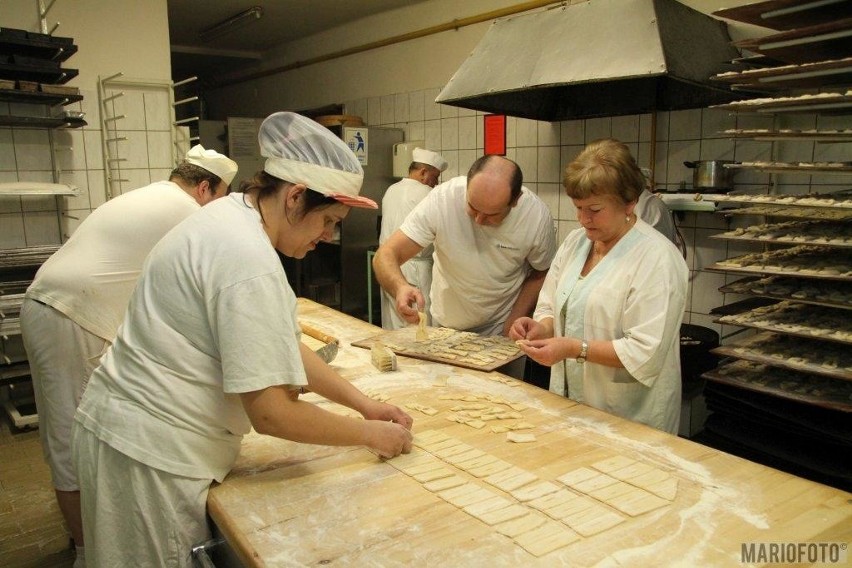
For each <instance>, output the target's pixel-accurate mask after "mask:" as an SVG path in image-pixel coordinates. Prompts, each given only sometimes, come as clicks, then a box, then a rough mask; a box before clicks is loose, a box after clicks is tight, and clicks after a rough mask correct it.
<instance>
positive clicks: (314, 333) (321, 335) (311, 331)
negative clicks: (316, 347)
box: [299, 322, 340, 343]
mask: <svg viewBox="0 0 852 568" xmlns="http://www.w3.org/2000/svg"><path fill="white" fill-rule="evenodd" d="M299 327H301V328H302V333H304V334H305V335H310V336H311V337H313V338H314V339H318V340H320V341H322V342H323V343H340V341H339V340H338V339H337V338H336V337H332V336H330V335H328V334H327V333H325V332H322V331H320V330H318V329H317V328H315V327H311V326H309V325H308V324H305V323H302V322H299Z"/></svg>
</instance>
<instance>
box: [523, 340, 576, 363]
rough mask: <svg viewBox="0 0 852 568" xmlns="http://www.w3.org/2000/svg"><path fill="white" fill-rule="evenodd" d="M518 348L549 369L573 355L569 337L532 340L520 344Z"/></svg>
mask: <svg viewBox="0 0 852 568" xmlns="http://www.w3.org/2000/svg"><path fill="white" fill-rule="evenodd" d="M518 346H519V347H520V348H521V350H522V351H523V352H524V353H526V354H527V355H528V356H529V357H530V358H531V359H532V360H533V361H535V362H536V363H538V364H539V365H546V366H548V367H550V366H553V365H555V364H556V363H558V362H559V361H562V360H563V359H567V358H568V356H569V355H570V354H571V351H570V349H571V346H570V344H569V339H568V338H567V337H551V338H549V339H531V340H526V341H520V342H518Z"/></svg>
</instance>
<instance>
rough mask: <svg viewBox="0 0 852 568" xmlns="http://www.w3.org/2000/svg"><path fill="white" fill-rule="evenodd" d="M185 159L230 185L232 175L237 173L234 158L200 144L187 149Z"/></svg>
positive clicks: (232, 178)
mask: <svg viewBox="0 0 852 568" xmlns="http://www.w3.org/2000/svg"><path fill="white" fill-rule="evenodd" d="M186 161H187V162H189V163H190V164H192V165H193V166H198V167H199V168H204V169H205V170H207V171H208V172H210V173H211V174H215V175H217V176H219V177H220V178H222V181H224V182H225V183H226V184H227V185H231V182H232V181H233V180H234V176H235V175H237V163H236V162H235V161H234V160H232V159H231V158H229V157H227V156H224V155H222V154H220V153H219V152H217V151H216V150H205V149H204V146H202V145H201V144H198V145H197V146H193V147H192V148H190V149H189V152H187V153H186Z"/></svg>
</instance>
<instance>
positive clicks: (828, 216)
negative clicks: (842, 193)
mask: <svg viewBox="0 0 852 568" xmlns="http://www.w3.org/2000/svg"><path fill="white" fill-rule="evenodd" d="M716 211H717V212H719V213H724V214H725V215H761V216H763V217H785V218H788V219H813V220H815V221H850V220H852V209H841V208H836V207H835V208H830V207H796V206H789V205H752V206H750V207H732V208H726V209H717V210H716Z"/></svg>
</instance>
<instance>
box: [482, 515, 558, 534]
mask: <svg viewBox="0 0 852 568" xmlns="http://www.w3.org/2000/svg"><path fill="white" fill-rule="evenodd" d="M546 520H547V519H546V518H545V517H542V516H541V515H536V514H533V513H529V514H527V515H525V516H523V517H518V518H517V519H512V520H511V521H506V522H504V523H500V524H499V525H497V526H496V527H494V528H495V529H496V530H497V532H498V533H500V534H504V535H506V536H508V537H509V538H515V537H516V536H520V535H522V534H524V533H525V532H529V531H531V530H533V529H534V528H537V527H540V526H541V525H542V524H543V523H544V522H545V521H546Z"/></svg>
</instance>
